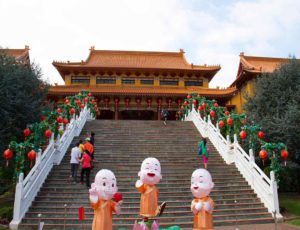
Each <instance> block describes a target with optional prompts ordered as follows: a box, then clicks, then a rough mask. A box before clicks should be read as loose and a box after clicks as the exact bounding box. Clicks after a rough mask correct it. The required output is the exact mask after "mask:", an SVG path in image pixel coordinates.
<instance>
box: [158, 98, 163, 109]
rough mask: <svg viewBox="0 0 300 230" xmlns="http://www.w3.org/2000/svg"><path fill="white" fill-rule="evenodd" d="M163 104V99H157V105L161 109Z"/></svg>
mask: <svg viewBox="0 0 300 230" xmlns="http://www.w3.org/2000/svg"><path fill="white" fill-rule="evenodd" d="M161 103H162V99H161V98H157V105H158V107H159V108H160V107H161Z"/></svg>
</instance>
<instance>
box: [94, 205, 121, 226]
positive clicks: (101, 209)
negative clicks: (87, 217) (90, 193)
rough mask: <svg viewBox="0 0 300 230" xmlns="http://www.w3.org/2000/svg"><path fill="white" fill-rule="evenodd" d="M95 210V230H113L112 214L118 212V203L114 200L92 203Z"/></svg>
mask: <svg viewBox="0 0 300 230" xmlns="http://www.w3.org/2000/svg"><path fill="white" fill-rule="evenodd" d="M91 206H92V208H93V209H94V220H93V225H92V229H93V230H112V213H113V212H116V206H117V203H116V202H114V201H112V200H98V202H97V203H91Z"/></svg>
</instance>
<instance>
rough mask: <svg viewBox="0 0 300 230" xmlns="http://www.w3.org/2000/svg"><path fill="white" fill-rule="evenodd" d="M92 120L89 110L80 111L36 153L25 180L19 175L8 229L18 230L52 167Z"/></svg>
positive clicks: (58, 162)
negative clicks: (77, 115) (62, 131)
mask: <svg viewBox="0 0 300 230" xmlns="http://www.w3.org/2000/svg"><path fill="white" fill-rule="evenodd" d="M92 119H93V118H92V116H91V113H90V110H89V109H87V107H85V108H84V109H82V110H81V112H80V115H79V117H78V118H77V119H75V117H73V119H71V121H70V123H69V124H68V125H67V127H66V129H65V131H64V133H63V135H62V136H61V137H60V136H58V139H57V140H54V137H53V135H52V137H51V139H50V141H49V145H48V146H47V148H46V149H45V151H44V152H43V153H41V151H39V152H38V155H37V159H36V162H35V165H34V166H33V168H32V169H31V170H30V172H29V173H28V175H27V176H26V178H25V179H24V174H23V173H21V174H20V175H19V180H18V183H17V185H16V193H15V203H14V213H13V220H12V221H11V222H10V224H9V227H10V229H18V225H19V224H20V222H21V220H22V218H23V217H24V215H25V213H26V212H27V211H28V209H29V207H30V206H31V204H32V202H33V200H34V199H35V197H36V195H37V193H38V191H39V190H40V188H41V186H42V185H43V183H44V182H45V180H46V178H47V176H48V174H49V172H50V171H51V169H52V166H53V165H55V164H60V162H61V160H62V159H63V157H64V155H65V154H66V152H67V150H68V148H69V145H70V144H71V142H72V140H73V138H74V137H75V136H79V134H80V133H81V131H82V128H83V126H84V125H85V123H86V121H87V120H92Z"/></svg>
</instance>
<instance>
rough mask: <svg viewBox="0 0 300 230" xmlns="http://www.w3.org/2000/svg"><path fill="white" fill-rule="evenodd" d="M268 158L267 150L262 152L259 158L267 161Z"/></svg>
mask: <svg viewBox="0 0 300 230" xmlns="http://www.w3.org/2000/svg"><path fill="white" fill-rule="evenodd" d="M267 156H268V152H267V151H266V150H261V151H260V152H259V157H260V158H261V159H262V160H265V159H266V158H267Z"/></svg>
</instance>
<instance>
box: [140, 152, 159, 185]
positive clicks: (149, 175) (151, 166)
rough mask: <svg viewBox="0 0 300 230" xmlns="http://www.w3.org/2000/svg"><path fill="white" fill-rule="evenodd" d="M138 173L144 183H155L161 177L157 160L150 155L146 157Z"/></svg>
mask: <svg viewBox="0 0 300 230" xmlns="http://www.w3.org/2000/svg"><path fill="white" fill-rule="evenodd" d="M138 175H139V177H140V180H141V181H142V182H143V183H144V184H149V185H154V184H157V183H158V182H159V181H160V179H161V178H162V176H161V169H160V163H159V161H158V160H157V159H156V158H152V157H149V158H146V159H145V160H144V161H143V163H142V166H141V171H140V172H139V174H138Z"/></svg>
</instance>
